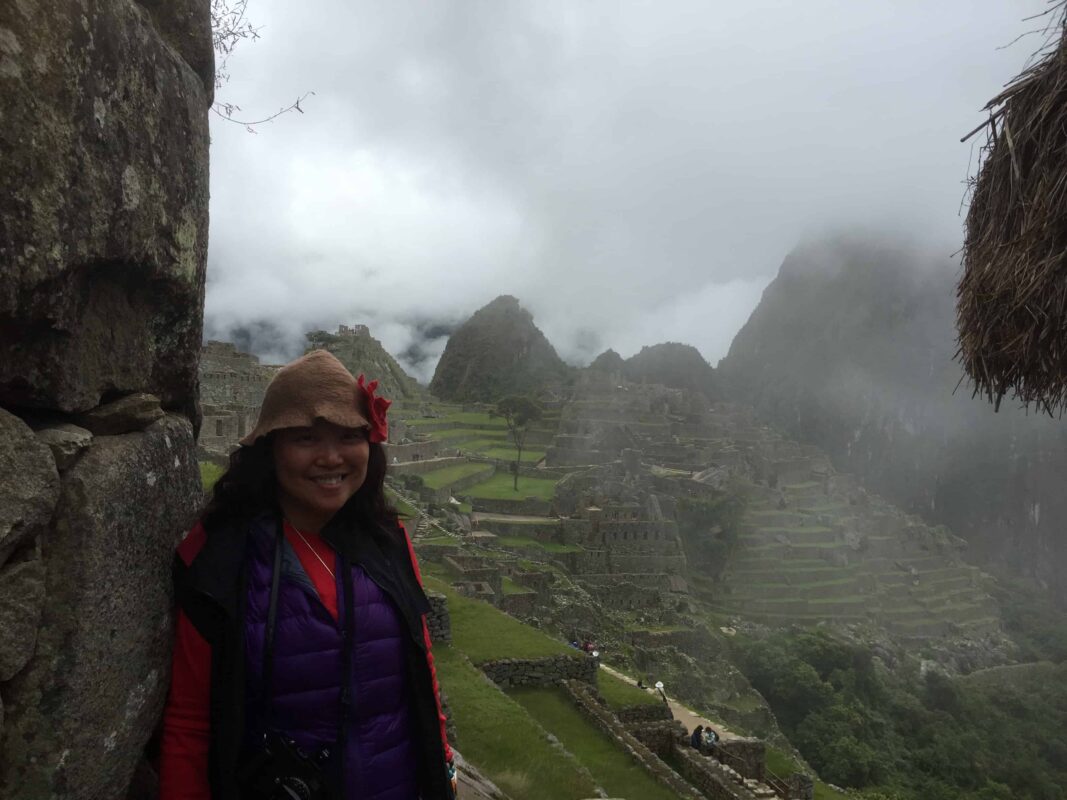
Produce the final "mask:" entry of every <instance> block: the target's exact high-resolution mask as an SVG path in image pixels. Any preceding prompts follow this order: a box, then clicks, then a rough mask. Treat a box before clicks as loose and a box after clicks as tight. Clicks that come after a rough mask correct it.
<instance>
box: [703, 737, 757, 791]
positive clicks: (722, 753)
mask: <svg viewBox="0 0 1067 800" xmlns="http://www.w3.org/2000/svg"><path fill="white" fill-rule="evenodd" d="M715 749H716V751H717V753H716V754H715V757H716V758H718V759H719V761H722V762H723V763H724V764H729V765H730V766H731V767H733V768H734V769H735V770H737V771H738V772H739V773H741V774H742V775H744V776H745V777H746V778H755V779H756V780H758V781H762V780H763V776H764V775H765V774H766V771H767V744H766V743H765V742H764V741H763V740H762V739H742V738H736V739H728V740H726V739H724V740H722V741H720V742H719V743H718V744H716V745H715Z"/></svg>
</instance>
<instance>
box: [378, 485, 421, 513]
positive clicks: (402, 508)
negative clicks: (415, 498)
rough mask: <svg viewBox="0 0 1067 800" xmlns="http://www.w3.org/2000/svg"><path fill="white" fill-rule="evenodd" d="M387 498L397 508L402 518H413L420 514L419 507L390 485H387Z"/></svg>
mask: <svg viewBox="0 0 1067 800" xmlns="http://www.w3.org/2000/svg"><path fill="white" fill-rule="evenodd" d="M385 499H386V500H387V501H388V502H389V503H391V504H392V506H393V508H395V509H396V510H397V513H398V514H400V518H401V519H412V518H413V517H417V516H418V513H419V512H418V509H416V508H415V506H413V505H411V503H409V502H408V501H407V500H405V499H404V498H403V497H401V496H400V495H398V494H397V493H396V492H394V491H393V490H392V489H390V488H389V487H388V486H386V487H385Z"/></svg>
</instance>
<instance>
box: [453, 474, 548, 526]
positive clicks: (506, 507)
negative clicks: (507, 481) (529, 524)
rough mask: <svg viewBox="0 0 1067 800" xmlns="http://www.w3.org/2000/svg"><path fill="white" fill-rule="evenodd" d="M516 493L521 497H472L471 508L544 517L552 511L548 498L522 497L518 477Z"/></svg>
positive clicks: (494, 512)
mask: <svg viewBox="0 0 1067 800" xmlns="http://www.w3.org/2000/svg"><path fill="white" fill-rule="evenodd" d="M516 494H517V495H518V496H519V497H520V498H522V499H516V500H490V499H488V498H483V497H472V498H471V508H472V509H474V511H476V512H477V511H481V512H483V513H486V514H519V515H521V516H530V517H546V516H548V515H549V514H551V513H552V503H550V502H549V501H548V500H540V499H538V498H536V497H522V483H521V479H520V483H519V491H518V492H516Z"/></svg>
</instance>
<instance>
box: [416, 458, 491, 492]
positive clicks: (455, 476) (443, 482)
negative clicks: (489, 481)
mask: <svg viewBox="0 0 1067 800" xmlns="http://www.w3.org/2000/svg"><path fill="white" fill-rule="evenodd" d="M485 466H486V465H485V464H474V463H469V464H456V465H455V466H453V467H445V468H444V469H435V470H434V471H433V472H427V473H425V474H424V475H422V482H423V483H424V484H425V485H426V486H428V487H429V488H431V489H443V488H445V487H446V486H451V485H452V484H453V483H455V482H456V481H459V480H462V479H463V478H466V477H468V476H470V475H474V474H475V473H478V472H481V471H483V470H484V469H485Z"/></svg>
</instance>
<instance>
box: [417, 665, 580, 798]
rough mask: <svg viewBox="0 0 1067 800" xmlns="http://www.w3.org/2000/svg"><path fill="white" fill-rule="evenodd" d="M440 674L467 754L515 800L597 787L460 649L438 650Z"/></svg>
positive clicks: (569, 795)
mask: <svg viewBox="0 0 1067 800" xmlns="http://www.w3.org/2000/svg"><path fill="white" fill-rule="evenodd" d="M434 657H435V660H436V662H437V674H438V677H439V678H440V681H441V684H442V686H443V688H444V691H445V693H446V694H447V695H448V702H449V705H450V706H451V708H452V714H453V719H454V720H455V723H456V735H457V739H458V742H457V745H458V746H459V748H460V750H462V752H463V755H464V757H465V758H467V759H468V760H470V761H471V762H472V763H473V764H476V765H477V766H478V768H479V769H480V770H481V771H482V772H484V773H485V774H486V776H487V777H488V778H489V779H490V780H491V781H493V782H494V783H496V784H497V785H498V786H499V787H500V788H501V789H502V790H503V791H505V792H507V793H508V795H510V796H511V797H512V798H514V800H542V799H543V798H546V797H551V798H559V800H579V798H583V797H593V796H594V795H595V791H594V787H593V785H592V782H591V781H590V780H589V778H588V777H586V776H585V775H583V774H582V773H581V772H579V770H578V764H577V762H576V761H575V760H573V759H569V758H565V757H564V756H562V755H561V753H560V751H559V750H558V749H556V748H554V747H553V746H552V745H551V744H550V743H549V741H548V740H547V739H546V738H545V735H544V732H543V731H542V730H541V728H540V727H539V726H538V725H537V724H536V723H535V722H534V721H533V719H532V718H531V717H530V715H529V714H527V713H526V711H525V709H523V707H522V706H520V705H519V704H518V703H516V702H515V701H514V700H512V699H511V698H509V697H508V696H507V695H506V694H504V693H503V692H501V691H500V690H499V689H497V688H496V687H495V686H493V685H492V684H491V683H489V681H488V680H486V679H485V678H484V677H483V676H482V675H481V674H480V673H479V672H478V670H477V669H475V668H474V667H472V666H471V665H470V664H469V663H467V662H466V661H464V660H463V659H462V658H461V657H460V655H459V653H458V652H457V651H456V649H455V648H454V647H444V646H441V645H438V646H437V647H435V648H434Z"/></svg>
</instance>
